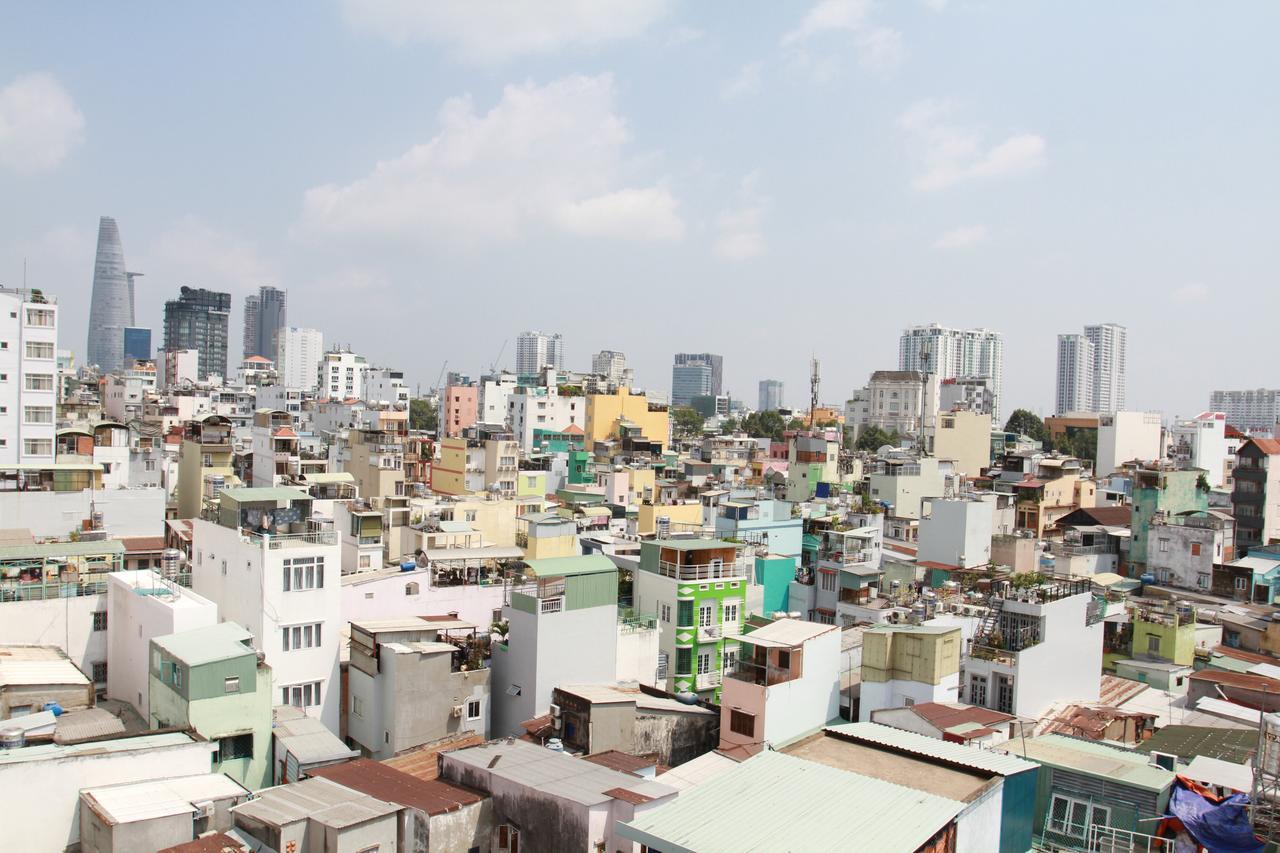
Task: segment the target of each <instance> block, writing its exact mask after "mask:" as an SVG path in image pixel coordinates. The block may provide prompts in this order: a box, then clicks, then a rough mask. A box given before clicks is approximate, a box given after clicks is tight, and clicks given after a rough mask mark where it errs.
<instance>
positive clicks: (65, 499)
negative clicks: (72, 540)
mask: <svg viewBox="0 0 1280 853" xmlns="http://www.w3.org/2000/svg"><path fill="white" fill-rule="evenodd" d="M91 501H92V503H93V507H94V509H96V510H97V511H98V512H101V513H102V516H103V524H104V526H105V527H106V529H107V530H108V532H110V533H111V535H112V536H163V535H164V502H165V494H164V490H163V489H105V490H100V491H93V490H92V489H85V490H84V491H82V492H0V527H26V528H30V530H31V532H32V533H33V534H34V535H36V536H66V535H67V534H68V533H70V532H71V531H72V530H73V529H74V530H79V529H80V522H81V521H82V520H83V519H86V518H88V517H89V504H90V502H91Z"/></svg>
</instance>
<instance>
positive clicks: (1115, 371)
mask: <svg viewBox="0 0 1280 853" xmlns="http://www.w3.org/2000/svg"><path fill="white" fill-rule="evenodd" d="M1125 338H1126V332H1125V328H1124V326H1119V325H1117V324H1115V323H1102V324H1100V325H1097V326H1085V327H1084V334H1083V335H1076V334H1070V335H1058V392H1057V394H1056V395H1055V401H1054V402H1055V407H1056V409H1057V414H1060V415H1063V414H1066V413H1067V412H1122V411H1124V407H1125V386H1126V380H1125Z"/></svg>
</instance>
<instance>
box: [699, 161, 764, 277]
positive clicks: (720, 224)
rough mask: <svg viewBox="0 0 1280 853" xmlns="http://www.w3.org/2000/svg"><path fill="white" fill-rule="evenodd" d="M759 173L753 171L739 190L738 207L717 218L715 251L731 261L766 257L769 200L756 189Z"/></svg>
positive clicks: (725, 211) (744, 179) (745, 178)
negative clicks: (763, 255) (765, 219)
mask: <svg viewBox="0 0 1280 853" xmlns="http://www.w3.org/2000/svg"><path fill="white" fill-rule="evenodd" d="M758 182H759V173H757V172H751V173H750V174H748V175H747V176H745V177H744V178H743V179H742V182H741V184H740V185H739V188H738V205H737V206H735V207H732V208H728V209H726V210H722V211H721V212H720V214H719V215H718V216H717V217H716V222H715V228H716V240H715V243H714V244H713V246H712V249H713V251H714V252H715V253H716V254H717V255H718V256H720V257H721V258H723V259H725V260H727V261H746V260H750V259H751V258H754V257H757V256H759V255H762V254H764V250H765V241H764V230H763V225H764V216H765V212H766V211H767V209H768V207H769V199H768V198H766V197H764V196H762V195H760V193H759V192H758V191H757V190H756V184H757V183H758Z"/></svg>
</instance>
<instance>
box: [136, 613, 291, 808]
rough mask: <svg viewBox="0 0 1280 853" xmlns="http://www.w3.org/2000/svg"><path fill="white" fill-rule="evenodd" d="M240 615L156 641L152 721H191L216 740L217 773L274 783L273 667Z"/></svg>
mask: <svg viewBox="0 0 1280 853" xmlns="http://www.w3.org/2000/svg"><path fill="white" fill-rule="evenodd" d="M252 641H253V635H252V634H250V633H249V632H248V631H246V630H245V629H244V628H241V627H240V626H239V625H237V624H235V623H234V622H221V623H219V624H217V625H211V626H209V627H207V628H196V629H194V630H191V631H182V632H180V633H177V634H167V635H165V636H163V637H156V638H155V639H153V640H152V641H151V655H150V669H151V677H150V679H149V682H150V700H151V701H150V706H151V721H150V722H151V725H152V726H154V727H158V728H164V727H186V726H190V727H191V728H193V729H195V730H196V731H197V732H199V733H200V734H201V735H202V736H203V737H205V738H206V739H208V740H209V741H212V742H213V743H216V744H217V745H218V749H217V751H216V752H214V754H213V766H212V768H211V770H212V772H214V773H226V774H227V775H228V776H230V777H231V778H233V779H235V780H236V781H237V782H239V783H240V784H242V785H244V786H245V787H246V788H249V789H250V790H257V789H259V788H264V787H266V786H268V785H270V784H271V669H270V667H268V666H266V665H265V664H261V663H259V662H258V653H257V651H255V650H254V648H253V646H251V645H250V643H251V642H252Z"/></svg>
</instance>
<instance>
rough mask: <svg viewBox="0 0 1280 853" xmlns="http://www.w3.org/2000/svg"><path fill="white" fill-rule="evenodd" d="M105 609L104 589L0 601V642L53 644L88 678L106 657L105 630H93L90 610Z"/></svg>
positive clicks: (33, 644) (3, 643)
mask: <svg viewBox="0 0 1280 853" xmlns="http://www.w3.org/2000/svg"><path fill="white" fill-rule="evenodd" d="M106 609H107V594H106V593H102V594H101V595H82V596H79V597H76V598H53V599H48V600H45V601H6V602H4V603H0V645H20V646H21V645H29V646H57V647H58V648H60V649H62V651H64V652H65V653H66V655H67V657H69V658H70V659H71V662H72V663H74V664H75V665H76V666H78V667H79V668H80V670H81V671H82V672H83V673H84V674H85V675H87V676H89V677H90V678H92V677H93V665H94V664H95V663H101V662H103V661H105V660H106V659H107V632H106V631H94V630H93V614H94V611H96V610H106ZM110 674H111V673H110V668H109V667H108V673H107V675H108V677H109V676H110Z"/></svg>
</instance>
